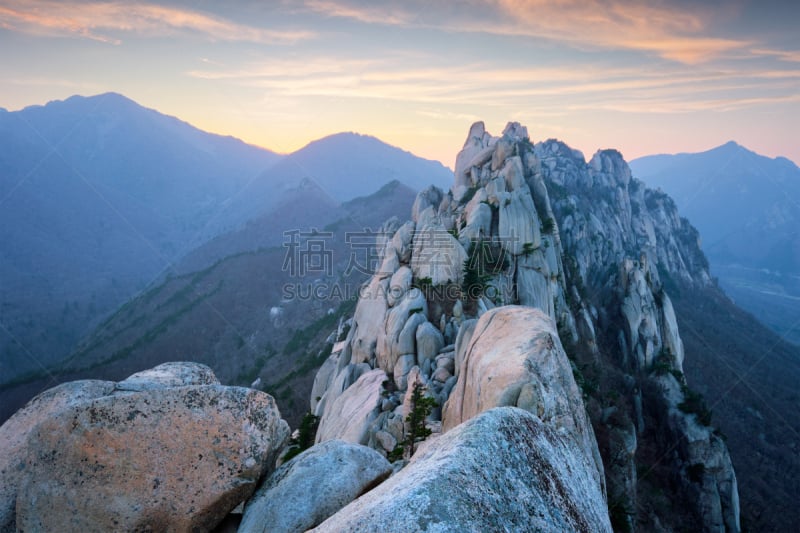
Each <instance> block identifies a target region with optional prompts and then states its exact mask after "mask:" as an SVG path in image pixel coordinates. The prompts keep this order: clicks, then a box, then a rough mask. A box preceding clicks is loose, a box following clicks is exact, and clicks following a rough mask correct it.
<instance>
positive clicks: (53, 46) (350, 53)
mask: <svg viewBox="0 0 800 533" xmlns="http://www.w3.org/2000/svg"><path fill="white" fill-rule="evenodd" d="M798 23H800V2H797V1H785V0H784V1H775V0H761V1H750V0H721V1H708V2H703V1H687V0H664V1H658V0H656V1H647V2H645V1H628V0H555V1H545V0H485V1H484V0H462V1H437V0H429V1H422V0H407V1H403V2H381V1H360V0H307V1H247V0H245V1H236V0H230V1H226V2H215V1H211V0H199V1H192V2H188V1H187V2H181V1H170V2H146V1H138V2H84V1H75V0H60V1H50V0H30V1H24V0H22V1H7V0H0V72H2V83H0V107H4V108H6V109H8V110H17V109H21V108H23V107H25V106H29V105H38V104H44V103H46V102H48V101H51V100H61V99H64V98H67V97H69V96H71V95H73V94H81V95H87V96H88V95H92V94H99V93H104V92H109V91H114V92H118V93H121V94H124V95H125V96H127V97H129V98H132V99H134V100H136V101H137V102H139V103H140V104H142V105H144V106H146V107H150V108H153V109H156V110H158V111H160V112H162V113H165V114H168V115H174V116H177V117H179V118H181V119H183V120H185V121H187V122H190V123H191V124H193V125H195V126H197V127H199V128H201V129H204V130H207V131H211V132H214V133H220V134H224V135H233V136H235V137H238V138H240V139H243V140H244V141H246V142H249V143H251V144H255V145H258V146H263V147H265V148H269V149H271V150H275V151H278V152H282V153H287V152H291V151H294V150H296V149H298V148H300V147H302V146H304V145H305V144H307V143H308V142H310V141H312V140H315V139H318V138H321V137H324V136H326V135H330V134H333V133H337V132H341V131H355V132H358V133H363V134H370V135H374V136H376V137H378V138H380V139H382V140H383V141H385V142H388V143H390V144H393V145H395V146H399V147H401V148H403V149H406V150H409V151H411V152H413V153H415V154H417V155H419V156H422V157H426V158H429V159H436V160H439V161H441V162H442V163H443V164H445V165H446V166H449V167H451V168H452V167H453V164H454V161H455V155H456V153H457V152H458V150H459V149H460V148H461V146H462V144H463V143H464V139H465V138H466V135H467V131H468V128H469V126H470V124H472V123H473V122H474V121H477V120H483V121H484V122H485V123H486V127H487V129H488V130H489V131H490V132H492V133H493V134H495V135H498V134H500V133H501V132H502V129H503V127H504V126H505V124H506V123H507V122H508V121H519V122H521V123H522V124H524V125H526V126H527V127H528V131H529V133H530V136H531V140H532V141H534V142H536V141H541V140H545V139H548V138H553V137H555V138H558V139H561V140H563V141H565V142H566V143H567V144H569V145H570V146H572V147H574V148H578V149H580V150H581V151H583V153H584V154H585V155H586V157H587V158H589V157H591V155H592V154H593V153H594V152H595V151H596V150H598V149H603V148H616V149H618V150H620V151H621V152H622V153H623V155H624V156H625V157H626V158H627V159H628V160H630V159H633V158H636V157H640V156H643V155H648V154H654V153H676V152H698V151H703V150H707V149H710V148H712V147H715V146H718V145H720V144H723V143H725V142H727V141H729V140H734V141H736V142H738V143H739V144H742V145H744V146H746V147H748V148H750V149H751V150H754V151H756V152H759V153H762V154H764V155H768V156H771V157H775V156H785V157H788V158H790V159H792V160H793V161H795V162H798V163H800V141H798V138H799V136H798V125H800V30H799V29H798Z"/></svg>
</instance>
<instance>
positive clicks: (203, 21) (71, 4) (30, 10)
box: [0, 0, 314, 44]
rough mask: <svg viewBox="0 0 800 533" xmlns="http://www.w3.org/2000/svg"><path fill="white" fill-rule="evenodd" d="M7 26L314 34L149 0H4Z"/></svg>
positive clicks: (286, 36) (101, 34) (2, 21)
mask: <svg viewBox="0 0 800 533" xmlns="http://www.w3.org/2000/svg"><path fill="white" fill-rule="evenodd" d="M0 26H2V27H3V28H4V29H8V30H12V31H19V32H24V33H31V34H35V35H50V36H76V37H82V38H86V39H92V40H96V41H101V42H106V43H111V44H120V43H121V36H120V34H123V35H124V34H125V33H136V34H141V35H145V36H155V35H172V34H176V33H178V32H190V33H195V34H198V35H200V36H201V37H203V38H206V39H210V40H214V41H248V42H254V43H262V44H292V43H295V42H297V41H300V40H304V39H309V38H311V37H313V36H314V34H313V33H312V32H310V31H306V30H296V31H295V30H275V29H264V28H259V27H255V26H250V25H245V24H238V23H235V22H233V21H230V20H227V19H225V18H221V17H218V16H215V15H212V14H209V13H203V12H200V11H195V10H190V9H180V8H176V7H168V6H162V5H156V4H153V3H144V2H134V3H127V2H75V1H64V2H62V1H52V0H23V1H16V2H8V1H5V0H3V1H0Z"/></svg>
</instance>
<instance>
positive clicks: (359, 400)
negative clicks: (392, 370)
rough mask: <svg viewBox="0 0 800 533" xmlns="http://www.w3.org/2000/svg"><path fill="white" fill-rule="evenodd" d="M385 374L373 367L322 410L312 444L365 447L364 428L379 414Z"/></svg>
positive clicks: (365, 434) (365, 430) (366, 435)
mask: <svg viewBox="0 0 800 533" xmlns="http://www.w3.org/2000/svg"><path fill="white" fill-rule="evenodd" d="M386 379H387V378H386V373H385V372H384V371H383V370H381V369H379V368H376V369H375V370H370V371H369V372H366V373H365V374H362V375H361V377H359V378H358V380H357V381H356V382H355V383H353V384H352V385H351V386H350V387H348V388H347V389H345V390H344V392H342V394H341V396H339V397H337V398H336V400H334V401H333V403H332V404H330V408H329V409H328V408H327V407H326V410H325V414H324V415H323V416H322V419H321V420H320V424H319V429H318V430H317V437H316V442H318V443H319V442H325V441H326V440H333V439H341V440H344V441H347V442H352V443H355V444H366V443H367V440H368V438H369V434H368V429H369V426H370V424H372V422H373V421H374V420H375V418H376V417H377V416H378V413H379V412H380V406H381V399H382V398H383V396H382V394H381V393H382V392H383V390H384V389H383V382H384V381H386Z"/></svg>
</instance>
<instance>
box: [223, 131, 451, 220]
mask: <svg viewBox="0 0 800 533" xmlns="http://www.w3.org/2000/svg"><path fill="white" fill-rule="evenodd" d="M303 181H309V182H312V183H314V184H315V185H316V186H317V187H319V188H320V190H322V191H324V192H325V193H327V194H328V195H329V196H330V197H331V198H332V199H334V200H336V201H338V202H344V201H347V200H351V199H353V198H356V197H359V196H363V195H367V194H371V193H373V192H375V191H377V190H378V189H380V188H381V187H383V186H385V185H386V184H388V183H390V182H392V181H399V182H400V183H403V184H404V185H406V186H408V187H410V188H411V189H413V190H415V191H418V190H421V189H422V188H424V187H427V186H428V185H430V184H431V183H433V184H435V185H437V186H439V187H442V188H444V189H447V188H449V187H450V184H451V183H452V182H453V173H452V172H451V171H450V169H448V168H446V167H445V166H443V165H442V164H441V163H439V162H438V161H430V160H426V159H421V158H419V157H417V156H415V155H413V154H411V153H409V152H406V151H404V150H401V149H400V148H396V147H394V146H390V145H388V144H386V143H384V142H382V141H380V140H378V139H376V138H375V137H371V136H368V135H359V134H357V133H338V134H336V135H331V136H328V137H324V138H322V139H319V140H317V141H314V142H312V143H310V144H308V145H307V146H305V147H303V148H301V149H300V150H298V151H296V152H294V153H292V154H289V155H288V156H286V157H285V158H283V159H282V160H281V161H280V162H279V163H278V164H276V165H275V166H273V167H271V168H269V169H267V170H266V171H265V172H264V173H263V174H262V175H260V176H259V177H258V178H257V179H256V180H254V181H253V182H252V183H250V184H249V185H248V187H247V189H246V191H245V193H244V194H240V195H238V196H237V197H236V198H235V199H234V200H233V201H232V202H231V205H230V207H229V209H228V211H229V212H230V213H231V216H234V214H238V217H239V219H240V220H239V221H240V222H242V221H246V220H249V219H251V218H253V217H254V216H257V215H258V214H259V213H260V212H262V211H263V210H264V206H265V204H264V199H267V200H266V201H270V200H269V199H277V198H279V197H280V195H281V194H282V193H283V192H285V191H286V190H287V189H292V188H294V187H297V186H298V184H300V183H301V182H303Z"/></svg>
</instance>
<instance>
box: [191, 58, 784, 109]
mask: <svg viewBox="0 0 800 533" xmlns="http://www.w3.org/2000/svg"><path fill="white" fill-rule="evenodd" d="M423 64H424V65H425V66H419V67H417V66H410V65H409V64H408V60H407V59H405V58H400V59H397V60H393V61H392V60H386V59H382V60H378V59H349V60H348V59H340V58H336V57H333V56H331V57H315V58H313V59H309V58H299V57H296V58H291V59H276V60H271V61H268V62H264V63H259V64H250V65H246V66H242V67H239V68H235V69H224V68H219V69H206V70H198V71H192V72H190V73H189V74H190V75H191V76H194V77H196V78H201V79H207V80H222V81H225V82H226V83H232V84H237V85H243V86H247V87H256V88H259V89H262V90H264V91H265V93H266V94H269V95H272V97H275V96H280V97H287V98H307V97H311V98H313V97H318V98H349V99H354V100H364V99H370V100H390V101H395V102H398V103H404V104H416V105H417V106H419V107H418V108H417V109H416V110H415V113H417V114H418V115H421V116H428V117H430V118H442V117H444V116H445V115H446V116H448V117H450V118H453V117H454V115H453V114H452V113H456V114H459V113H460V114H464V115H466V114H469V115H474V113H467V112H465V111H463V110H465V109H476V108H488V107H497V108H506V109H508V110H509V112H513V111H514V110H516V109H531V108H536V109H538V110H539V112H544V111H546V110H547V109H551V110H552V109H554V108H559V107H562V106H563V107H564V108H566V107H567V106H572V107H571V109H574V110H578V109H581V110H586V109H594V110H612V111H621V112H637V113H642V112H644V113H669V112H692V111H696V110H700V109H703V110H720V111H726V110H733V109H739V108H745V107H752V106H755V105H760V104H766V103H772V102H786V101H787V100H786V98H790V97H791V95H793V94H794V92H795V91H794V87H795V86H796V84H797V82H798V81H800V72H799V71H796V70H794V71H780V70H769V69H761V70H757V69H753V70H749V71H747V72H741V71H739V70H736V69H729V70H725V69H719V68H712V67H709V68H686V67H683V66H681V65H676V66H673V67H672V68H666V67H665V68H659V69H652V70H642V69H640V68H636V67H634V66H631V67H624V68H623V67H615V68H612V67H608V66H604V65H581V67H580V68H575V66H571V65H565V66H563V67H529V66H520V67H504V66H500V67H498V66H495V65H493V64H492V63H491V62H481V61H476V62H472V63H467V64H460V65H449V66H447V65H444V66H438V65H437V66H433V65H430V63H427V64H426V63H425V62H424V61H423ZM753 94H758V95H759V96H758V98H753V97H752V95H753ZM788 101H792V100H788ZM476 106H477V107H476ZM443 110H444V111H443ZM448 113H449V114H448Z"/></svg>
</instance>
